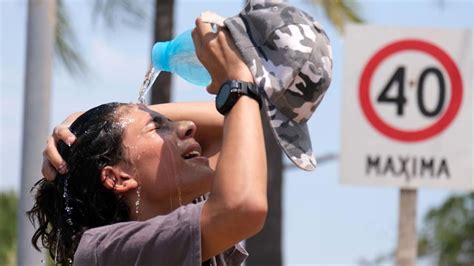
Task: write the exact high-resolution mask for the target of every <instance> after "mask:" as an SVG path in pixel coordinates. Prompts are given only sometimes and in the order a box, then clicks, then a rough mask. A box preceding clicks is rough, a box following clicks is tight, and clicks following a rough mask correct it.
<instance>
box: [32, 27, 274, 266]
mask: <svg viewBox="0 0 474 266" xmlns="http://www.w3.org/2000/svg"><path fill="white" fill-rule="evenodd" d="M230 38H231V37H230V36H229V34H228V32H226V31H225V30H224V29H219V30H218V31H217V32H213V31H212V29H211V26H210V25H209V24H206V23H203V22H202V21H201V20H200V19H199V18H198V19H197V20H196V28H195V29H194V31H193V39H194V43H195V46H196V53H197V55H198V58H199V59H200V60H201V62H202V63H203V65H204V66H205V67H206V68H207V69H208V71H209V73H210V74H211V76H212V80H213V82H212V83H211V85H210V86H209V87H208V88H207V90H208V92H209V93H211V94H216V93H217V90H218V89H219V86H220V84H222V83H223V82H224V81H225V80H242V81H247V82H252V81H253V78H252V75H251V73H250V71H249V69H248V68H247V66H246V65H245V64H244V63H243V62H242V60H241V58H240V56H239V53H238V52H236V49H235V46H234V45H233V42H232V41H231V39H230ZM155 111H159V112H160V113H161V114H160V113H158V112H155ZM188 119H189V120H193V122H191V121H183V120H188ZM72 120H73V119H72ZM67 123H68V122H67V121H66V124H67ZM70 129H71V131H72V133H74V134H75V135H76V136H75V137H76V140H75V141H74V142H73V143H72V145H71V146H70V147H69V146H68V145H65V144H64V143H62V142H60V143H59V154H57V153H56V152H57V151H55V149H53V148H51V149H47V152H46V158H47V159H48V160H49V161H50V162H51V163H52V164H53V165H55V166H56V169H58V171H59V172H60V173H62V174H58V175H57V176H56V178H55V179H54V181H52V182H48V181H46V180H42V181H40V182H39V184H38V192H37V198H36V204H35V206H34V208H33V209H32V210H31V211H30V216H31V217H32V218H34V219H35V220H37V221H38V224H39V227H38V230H37V231H36V234H35V236H34V237H33V243H34V244H35V245H36V242H37V241H38V240H39V239H41V241H42V244H43V245H44V246H45V247H46V248H48V249H49V250H50V253H51V255H52V256H53V257H54V258H55V260H56V261H57V262H60V263H64V264H67V263H69V262H71V261H69V260H70V259H72V257H74V261H73V262H74V264H78V265H90V264H96V265H99V264H100V265H109V264H113V263H115V264H118V265H130V264H134V265H150V264H153V265H155V264H163V265H199V264H201V262H207V261H210V262H211V264H216V263H217V264H226V263H228V264H238V263H241V262H242V260H243V259H244V257H245V252H244V251H243V250H241V249H239V248H237V249H234V248H232V247H233V246H234V245H236V244H237V243H238V242H239V241H241V240H244V239H246V238H248V237H250V236H252V235H254V234H255V233H257V232H258V231H259V230H260V229H261V228H262V226H263V224H264V222H265V217H266V212H267V199H266V159H265V149H264V144H263V143H264V141H263V133H262V127H261V120H260V111H259V104H258V103H257V101H255V100H254V99H251V98H250V97H246V96H242V97H240V98H239V99H238V101H237V102H236V103H235V105H234V106H233V107H232V109H231V110H230V111H229V112H228V113H227V114H226V115H225V117H224V118H222V116H220V115H219V114H218V113H217V112H216V111H215V109H214V107H212V105H210V104H181V105H179V104H178V105H173V104H169V105H160V106H153V107H151V109H148V108H147V107H145V106H142V105H133V104H132V105H129V104H117V103H112V104H106V105H102V106H99V107H96V108H93V109H91V110H89V111H87V112H86V113H84V114H83V115H81V116H80V117H78V118H77V119H76V120H75V121H74V123H73V124H72V125H71V127H70ZM55 132H56V134H55V138H56V139H62V140H64V141H67V140H68V139H69V138H70V137H71V136H72V135H70V133H68V131H67V130H64V126H63V127H62V130H55ZM54 142H55V141H54V140H50V141H49V143H50V146H51V145H54ZM61 157H62V158H63V159H64V160H65V164H61V163H59V162H61V160H62V159H61ZM61 165H63V166H62V167H61ZM64 165H67V166H68V168H69V169H68V171H65V167H64ZM43 172H44V174H45V176H51V173H52V172H53V171H52V169H51V168H48V167H44V168H43ZM66 172H67V173H66ZM207 192H210V194H209V196H208V199H207V200H206V201H205V202H200V203H197V204H192V201H193V199H195V198H197V197H199V196H201V195H203V194H205V193H207ZM222 253H223V255H220V256H219V257H218V258H217V260H216V259H211V258H213V257H214V256H217V255H218V254H222Z"/></svg>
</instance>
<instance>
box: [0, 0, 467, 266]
mask: <svg viewBox="0 0 474 266" xmlns="http://www.w3.org/2000/svg"><path fill="white" fill-rule="evenodd" d="M65 2H66V7H67V9H68V11H69V15H70V19H71V22H72V25H73V27H74V30H75V32H76V35H77V39H78V40H79V44H78V45H77V47H76V49H77V50H78V51H80V52H81V54H82V55H83V57H84V59H85V61H86V63H87V64H88V66H89V74H88V75H87V76H86V77H83V78H81V77H71V75H70V74H69V73H67V72H66V71H65V70H64V68H63V67H62V66H61V65H60V64H59V63H58V61H55V66H54V73H53V88H52V96H51V118H50V123H49V125H50V129H51V130H52V128H53V127H54V126H55V125H57V124H59V123H60V122H61V121H62V120H63V119H64V118H65V117H66V116H67V115H68V114H70V113H72V112H75V111H84V110H87V109H89V108H91V107H94V106H96V105H99V104H101V103H104V102H111V101H121V102H134V101H136V99H137V97H138V87H139V85H140V84H141V82H142V79H143V76H144V74H145V72H146V69H147V67H148V65H149V60H150V58H149V57H150V50H151V45H152V43H151V40H152V27H151V20H149V21H148V22H146V23H144V24H143V25H140V26H139V27H137V28H130V27H126V26H123V25H117V26H116V27H115V28H114V29H110V28H107V27H106V26H105V25H104V23H103V22H102V21H101V20H96V21H95V22H94V20H93V17H92V15H91V14H92V12H91V8H92V4H91V2H92V1H79V0H75V1H65ZM175 2H176V7H175V12H176V13H175V34H178V33H180V32H182V31H184V30H186V29H190V28H192V27H193V25H194V18H195V17H196V16H198V15H199V14H200V13H201V12H202V11H205V10H213V11H216V12H217V13H219V14H221V15H223V16H231V15H234V14H237V13H238V11H239V10H240V9H241V1H240V0H228V1H218V0H213V1H197V0H196V1H191V0H176V1H175ZM139 3H141V4H142V5H143V6H144V7H145V9H146V10H148V11H150V10H152V8H153V7H152V4H151V1H150V2H149V1H140V2H139ZM290 3H293V4H295V5H296V6H298V7H300V8H302V9H303V10H305V11H306V12H308V13H310V14H312V15H313V16H314V17H315V18H316V19H317V20H318V21H319V22H320V23H321V24H322V25H323V27H324V28H325V29H326V31H327V33H328V35H329V37H330V39H331V44H332V48H333V55H334V69H333V81H332V84H331V87H330V89H329V91H328V92H327V94H326V96H325V98H324V100H323V102H322V103H321V105H320V107H319V109H318V110H317V112H316V114H315V115H314V116H313V118H312V119H311V120H310V121H309V128H310V133H311V136H312V144H313V149H314V150H315V152H316V154H317V155H324V154H328V153H339V152H340V142H341V141H340V129H341V122H340V121H341V108H342V106H341V102H342V91H343V88H342V83H343V80H342V77H343V65H344V56H343V50H344V45H345V44H344V38H343V35H341V34H340V33H338V32H337V31H336V30H335V28H334V27H332V26H331V24H330V23H329V22H328V20H327V19H326V18H325V17H324V15H323V12H322V11H321V10H320V9H318V8H316V7H314V6H311V5H310V4H308V2H307V1H306V2H305V1H290ZM359 11H360V14H361V15H362V17H363V18H364V20H365V21H366V24H369V25H379V26H403V27H431V28H433V27H434V28H436V27H441V28H448V29H449V28H473V26H474V19H472V14H474V1H472V0H457V1H455V0H453V1H448V0H445V1H441V0H423V1H422V0H419V1H408V0H399V1H386V0H380V1H375V0H373V1H362V2H359ZM26 13H27V2H26V1H24V0H0V14H1V18H0V23H1V24H0V28H1V38H0V39H1V41H0V51H1V62H0V68H1V76H0V85H1V107H0V111H1V113H0V116H1V121H0V122H1V131H0V134H1V136H0V141H1V143H0V146H1V154H0V156H1V168H0V172H1V173H2V174H1V176H0V190H16V191H18V188H19V182H20V167H21V145H22V136H21V134H22V117H23V95H24V80H25V77H24V70H25V53H26V52H25V51H26V50H25V49H26V47H25V38H26ZM173 84H174V90H173V95H172V97H173V101H198V100H213V98H212V97H211V96H210V95H207V94H206V92H205V90H204V89H203V88H200V87H195V86H193V85H190V84H188V83H186V82H185V81H183V80H181V79H180V78H179V77H174V78H173ZM38 156H41V155H40V154H38ZM287 162H288V161H287ZM284 175H285V176H284V195H283V200H284V202H283V208H284V219H283V226H284V234H283V250H284V255H283V256H284V262H285V264H286V265H296V264H311V265H358V262H360V260H361V259H363V258H364V259H373V258H375V257H376V256H378V255H381V254H387V253H390V252H391V251H392V250H393V249H394V247H395V246H396V240H397V223H398V199H399V198H398V189H397V188H388V187H362V186H358V187H352V186H344V185H341V184H340V182H339V163H338V161H332V162H328V163H324V164H321V165H320V166H319V167H318V168H317V170H316V171H315V172H309V173H308V172H303V171H300V170H297V169H294V168H291V169H288V170H287V171H285V173H284ZM38 176H40V172H39V171H38ZM450 193H453V192H449V191H444V190H439V189H438V190H433V189H419V193H418V205H417V208H418V212H417V224H418V226H419V229H420V227H421V225H422V218H423V215H424V214H425V213H426V211H427V210H428V209H429V208H431V207H434V206H437V205H439V204H440V203H442V202H443V200H444V199H446V197H448V196H449V195H450Z"/></svg>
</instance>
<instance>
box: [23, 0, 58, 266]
mask: <svg viewBox="0 0 474 266" xmlns="http://www.w3.org/2000/svg"><path fill="white" fill-rule="evenodd" d="M55 11H56V2H55V1H51V0H36V1H34V0H30V1H28V16H27V17H28V22H27V46H26V60H27V61H26V66H25V68H26V70H25V73H26V77H27V78H25V98H24V120H23V149H22V168H21V182H20V185H21V188H20V200H19V204H18V210H17V222H18V230H17V235H18V246H17V250H18V254H17V262H18V264H19V265H36V264H39V263H40V261H41V259H42V254H41V253H39V252H37V251H36V250H34V248H33V246H32V245H31V243H30V239H31V236H32V235H33V232H34V228H33V225H32V224H31V223H30V222H29V221H28V219H27V217H26V211H27V210H29V209H30V208H31V206H32V205H33V198H32V197H31V196H30V194H29V191H30V189H31V187H33V184H34V183H35V177H37V176H38V169H40V168H41V164H42V158H41V157H40V156H38V155H39V154H41V151H42V149H43V146H44V143H43V140H44V139H46V137H47V135H48V131H49V129H48V126H49V122H48V121H49V98H50V92H51V79H52V54H53V43H54V29H55V25H56V23H55V16H54V14H55Z"/></svg>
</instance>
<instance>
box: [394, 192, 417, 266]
mask: <svg viewBox="0 0 474 266" xmlns="http://www.w3.org/2000/svg"><path fill="white" fill-rule="evenodd" d="M416 203H417V191H416V189H400V207H399V208H400V209H399V217H398V219H399V220H398V247H397V266H414V265H415V264H416V254H417V238H416Z"/></svg>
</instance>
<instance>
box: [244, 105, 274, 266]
mask: <svg viewBox="0 0 474 266" xmlns="http://www.w3.org/2000/svg"><path fill="white" fill-rule="evenodd" d="M264 112H265V111H262V120H263V130H264V135H265V149H266V152H267V162H268V191H267V194H268V215H267V220H266V222H265V226H264V227H263V230H262V231H261V232H260V233H258V234H257V235H255V236H254V237H252V238H250V239H248V240H247V241H246V242H245V248H246V249H247V251H248V252H249V254H250V256H249V257H248V259H247V260H246V262H245V264H246V265H247V266H252V265H256V266H260V265H272V266H279V265H282V260H283V255H282V252H281V232H282V222H281V221H282V208H281V203H282V179H283V163H282V151H281V149H280V146H279V145H278V143H276V141H275V138H274V137H273V133H272V132H271V129H270V127H269V125H268V122H267V119H266V118H264V116H265V114H264Z"/></svg>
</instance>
